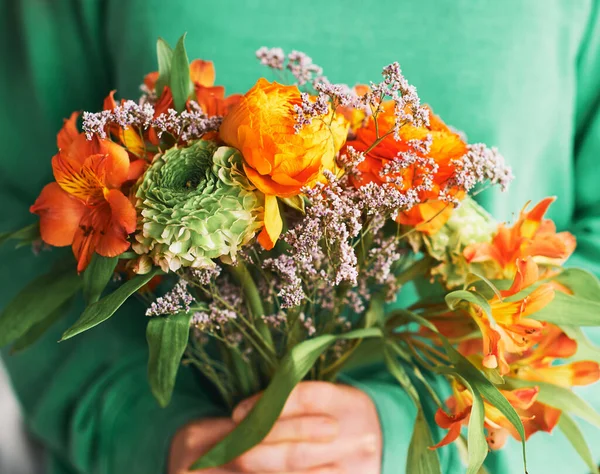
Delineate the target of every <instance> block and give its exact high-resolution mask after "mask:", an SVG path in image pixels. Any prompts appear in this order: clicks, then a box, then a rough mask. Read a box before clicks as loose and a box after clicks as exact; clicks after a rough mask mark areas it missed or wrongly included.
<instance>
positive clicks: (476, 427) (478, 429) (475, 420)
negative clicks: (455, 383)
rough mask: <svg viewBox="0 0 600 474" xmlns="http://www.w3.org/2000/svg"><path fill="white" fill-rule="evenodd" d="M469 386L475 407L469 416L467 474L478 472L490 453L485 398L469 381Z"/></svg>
mask: <svg viewBox="0 0 600 474" xmlns="http://www.w3.org/2000/svg"><path fill="white" fill-rule="evenodd" d="M467 386H468V388H469V389H470V390H471V393H472V394H473V407H472V409H471V416H470V417H469V431H468V435H467V436H468V440H469V444H468V446H469V464H468V466H467V474H477V473H478V472H479V469H480V468H481V466H483V462H484V461H485V458H486V457H487V454H488V444H487V441H486V439H485V432H484V426H483V422H484V419H485V409H484V406H483V399H482V398H481V394H480V393H479V391H478V390H477V389H476V388H475V387H473V386H472V385H471V384H468V383H467Z"/></svg>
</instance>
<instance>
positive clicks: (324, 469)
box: [227, 464, 342, 474]
mask: <svg viewBox="0 0 600 474" xmlns="http://www.w3.org/2000/svg"><path fill="white" fill-rule="evenodd" d="M227 474H229V473H227ZM277 474H342V470H341V469H340V468H339V467H337V466H334V465H333V464H332V465H329V466H321V467H313V468H312V469H305V470H303V471H293V472H292V471H287V472H281V473H277Z"/></svg>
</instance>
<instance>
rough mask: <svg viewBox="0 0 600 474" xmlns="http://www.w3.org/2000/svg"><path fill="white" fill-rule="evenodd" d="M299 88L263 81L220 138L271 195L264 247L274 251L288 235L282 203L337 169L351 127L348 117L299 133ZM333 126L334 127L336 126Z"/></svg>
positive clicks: (267, 198) (319, 121) (262, 235)
mask: <svg viewBox="0 0 600 474" xmlns="http://www.w3.org/2000/svg"><path fill="white" fill-rule="evenodd" d="M300 104H301V96H300V91H299V90H298V88H297V87H296V86H283V85H281V84H278V83H276V82H273V83H270V82H268V81H267V80H265V79H259V81H258V82H257V83H256V85H255V86H254V87H253V88H252V89H250V90H249V91H248V92H247V93H246V95H244V97H242V99H241V100H240V102H239V103H238V104H237V105H236V106H234V107H233V108H232V109H231V111H230V112H229V114H228V115H227V116H226V117H225V119H224V120H223V124H222V125H221V129H220V137H221V139H222V140H223V141H224V142H225V143H226V144H227V145H230V146H232V147H235V148H237V149H238V150H240V151H241V152H242V155H243V157H244V170H245V171H246V175H247V176H248V178H249V179H250V181H251V182H252V183H253V184H254V185H255V186H256V187H257V188H258V189H259V190H260V191H262V192H263V193H264V194H265V228H264V229H263V231H262V232H261V233H260V235H259V242H260V243H261V245H262V246H263V247H265V248H267V249H270V248H272V247H273V246H274V244H275V242H276V241H277V239H278V237H279V234H280V233H281V229H282V221H281V216H280V215H279V207H278V204H277V197H291V196H296V195H298V194H299V193H300V190H301V189H302V188H303V187H304V186H311V185H313V184H314V183H315V182H316V181H317V180H319V179H321V178H322V172H323V170H325V169H327V170H332V169H334V167H335V157H336V153H337V151H339V148H340V147H341V146H342V144H343V142H344V140H345V138H346V134H347V132H348V125H347V123H346V121H345V119H344V118H343V116H342V115H337V117H336V119H334V120H331V115H329V116H327V117H325V118H323V119H314V120H313V121H312V123H311V124H310V125H306V126H304V127H303V128H301V129H300V131H299V132H298V133H296V131H295V129H294V125H295V123H296V121H295V116H296V112H295V111H294V106H296V105H298V106H299V105H300ZM330 122H331V123H330Z"/></svg>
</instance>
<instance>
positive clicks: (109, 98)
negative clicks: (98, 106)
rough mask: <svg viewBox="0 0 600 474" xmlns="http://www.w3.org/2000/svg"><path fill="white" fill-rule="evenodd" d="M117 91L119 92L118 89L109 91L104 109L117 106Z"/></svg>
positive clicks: (111, 108)
mask: <svg viewBox="0 0 600 474" xmlns="http://www.w3.org/2000/svg"><path fill="white" fill-rule="evenodd" d="M115 92H117V91H116V89H113V90H112V91H110V92H109V93H108V95H107V96H106V98H105V99H104V103H103V104H102V109H103V110H113V109H114V108H115V107H116V106H117V102H116V101H115Z"/></svg>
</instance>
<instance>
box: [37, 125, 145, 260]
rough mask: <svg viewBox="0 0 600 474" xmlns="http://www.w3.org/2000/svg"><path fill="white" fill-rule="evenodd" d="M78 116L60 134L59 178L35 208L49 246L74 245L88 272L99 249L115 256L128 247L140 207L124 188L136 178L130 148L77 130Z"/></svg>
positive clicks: (55, 164)
mask: <svg viewBox="0 0 600 474" xmlns="http://www.w3.org/2000/svg"><path fill="white" fill-rule="evenodd" d="M76 120H77V114H73V115H71V117H70V119H69V120H66V121H65V124H64V126H63V128H62V130H61V131H60V132H59V133H58V138H57V143H58V147H59V152H58V154H57V155H55V156H54V157H53V158H52V169H53V171H54V177H55V179H56V182H54V183H50V184H48V185H46V186H45V187H44V189H43V190H42V192H41V194H40V196H39V197H38V198H37V200H36V201H35V203H34V204H33V205H32V206H31V212H33V213H35V214H37V215H39V217H40V232H41V237H42V240H43V241H44V242H46V243H47V244H50V245H53V246H57V247H64V246H67V245H71V246H72V247H73V253H74V254H75V257H76V258H77V260H78V264H77V270H78V271H79V272H81V271H83V270H84V269H85V268H86V267H87V265H88V264H89V262H90V259H91V258H92V255H93V253H94V252H97V253H98V254H100V255H102V256H105V257H114V256H117V255H119V254H121V253H123V252H124V251H125V250H127V249H128V248H129V241H128V239H127V236H128V234H130V233H132V232H134V231H135V228H136V211H135V208H134V206H133V204H132V203H131V202H130V201H129V199H128V198H127V197H126V196H125V195H124V194H123V192H122V191H121V189H120V188H121V187H122V186H123V184H124V183H125V182H126V181H128V180H130V179H134V178H135V177H136V176H135V175H132V174H131V172H132V168H131V167H130V162H129V155H128V154H127V151H126V150H125V149H124V148H123V147H121V146H119V145H117V144H116V143H114V142H111V141H109V140H102V139H99V138H97V137H94V138H93V139H92V140H87V139H86V137H85V134H83V133H77V127H76V125H75V122H76Z"/></svg>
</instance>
